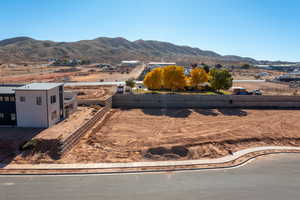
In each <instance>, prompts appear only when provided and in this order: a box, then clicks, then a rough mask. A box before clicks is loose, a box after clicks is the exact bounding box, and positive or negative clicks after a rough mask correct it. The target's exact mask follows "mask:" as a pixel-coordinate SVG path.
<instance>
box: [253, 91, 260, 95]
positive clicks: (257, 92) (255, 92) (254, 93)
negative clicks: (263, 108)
mask: <svg viewBox="0 0 300 200" xmlns="http://www.w3.org/2000/svg"><path fill="white" fill-rule="evenodd" d="M251 93H252V95H262V92H261V91H260V90H252V91H251Z"/></svg>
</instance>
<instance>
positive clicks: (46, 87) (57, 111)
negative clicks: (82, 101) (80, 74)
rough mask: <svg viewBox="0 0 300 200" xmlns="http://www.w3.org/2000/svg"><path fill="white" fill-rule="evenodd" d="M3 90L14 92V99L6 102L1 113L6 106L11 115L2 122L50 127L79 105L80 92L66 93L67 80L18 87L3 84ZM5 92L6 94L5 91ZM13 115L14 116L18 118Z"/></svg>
mask: <svg viewBox="0 0 300 200" xmlns="http://www.w3.org/2000/svg"><path fill="white" fill-rule="evenodd" d="M1 90H2V91H5V92H6V93H8V92H10V93H9V94H10V96H11V98H10V99H13V100H14V101H7V102H6V101H3V102H2V104H1V105H2V107H3V109H2V108H1V107H0V113H2V111H1V110H3V116H8V117H6V118H5V117H3V120H2V123H0V125H1V124H2V125H5V123H7V124H9V125H15V126H18V127H39V128H47V127H50V126H52V125H54V124H56V123H57V122H59V121H61V120H63V119H64V118H65V117H67V116H68V114H69V113H71V112H73V111H74V110H76V107H77V99H76V94H75V93H70V92H68V93H65V92H64V85H63V83H31V84H27V85H20V86H14V87H9V86H5V85H2V86H0V93H1ZM1 95H2V96H6V94H5V93H4V92H2V94H1ZM2 99H5V98H2ZM0 100H1V99H0ZM8 104H9V105H10V106H11V109H10V113H8V112H7V111H6V110H5V105H8ZM7 113H8V114H10V115H8V114H7ZM9 116H13V120H14V121H12V117H11V118H9ZM0 122H1V117H0Z"/></svg>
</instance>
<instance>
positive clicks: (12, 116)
mask: <svg viewBox="0 0 300 200" xmlns="http://www.w3.org/2000/svg"><path fill="white" fill-rule="evenodd" d="M10 119H11V121H16V113H11V114H10Z"/></svg>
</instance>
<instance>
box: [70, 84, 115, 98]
mask: <svg viewBox="0 0 300 200" xmlns="http://www.w3.org/2000/svg"><path fill="white" fill-rule="evenodd" d="M65 90H71V91H74V92H77V98H78V99H100V100H105V99H106V98H108V97H110V96H111V95H112V94H113V93H114V91H115V88H114V87H113V86H67V87H65Z"/></svg>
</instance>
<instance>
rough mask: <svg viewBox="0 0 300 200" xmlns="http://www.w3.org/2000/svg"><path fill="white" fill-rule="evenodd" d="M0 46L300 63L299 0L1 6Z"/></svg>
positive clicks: (16, 1)
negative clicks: (143, 46) (207, 54)
mask: <svg viewBox="0 0 300 200" xmlns="http://www.w3.org/2000/svg"><path fill="white" fill-rule="evenodd" d="M0 8H1V12H0V40H2V39H6V38H10V37H17V36H29V37H32V38H35V39H42V40H53V41H77V40H83V39H94V38H97V37H101V36H106V37H124V38H126V39H129V40H137V39H144V40H160V41H168V42H172V43H175V44H180V45H189V46H193V47H199V48H201V49H206V50H213V51H216V52H218V53H220V54H222V55H240V56H249V57H253V58H256V59H271V60H287V61H300V1H299V0H206V1H204V0H203V1H202V0H1V4H0Z"/></svg>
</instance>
